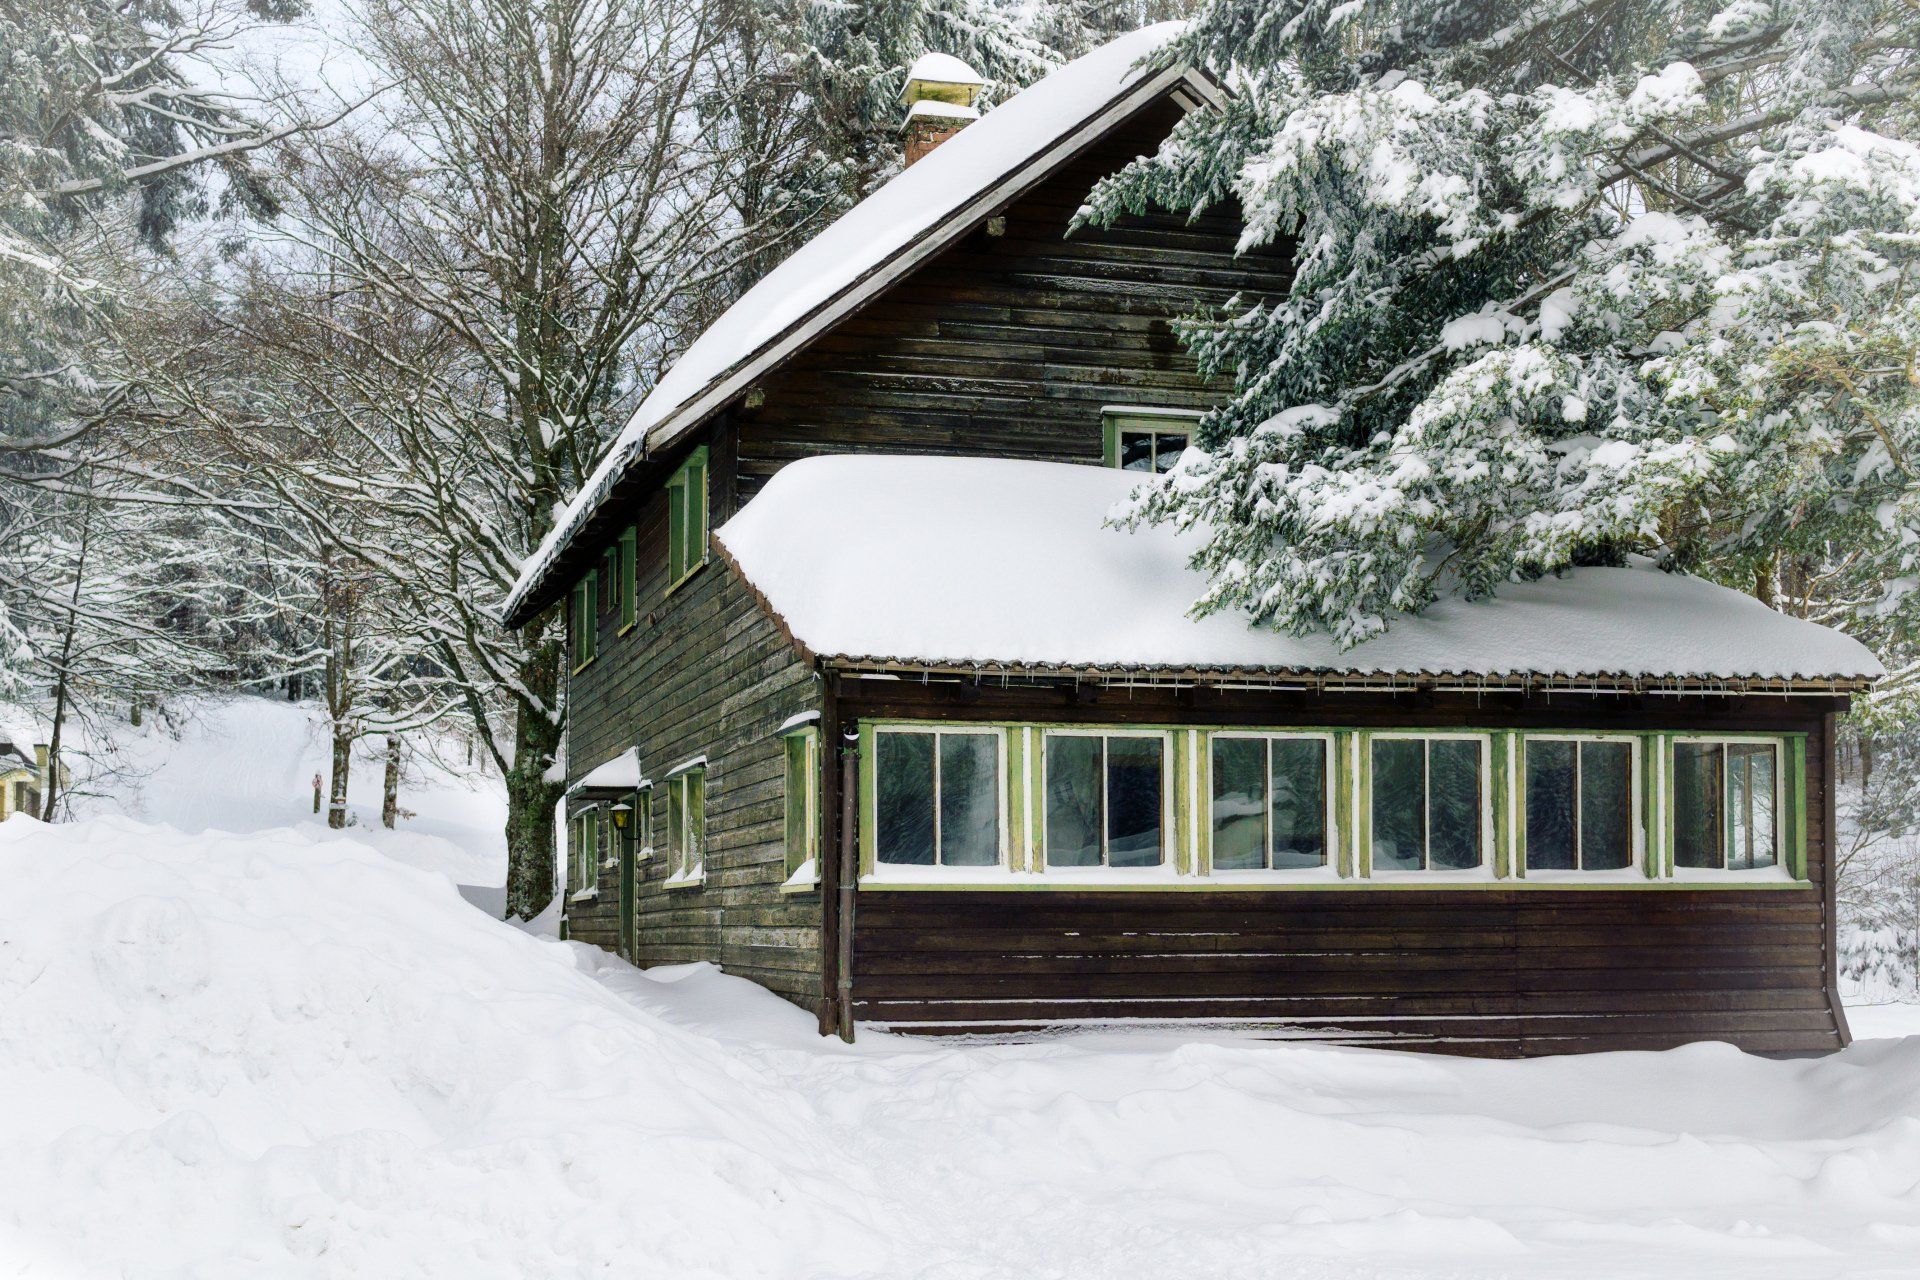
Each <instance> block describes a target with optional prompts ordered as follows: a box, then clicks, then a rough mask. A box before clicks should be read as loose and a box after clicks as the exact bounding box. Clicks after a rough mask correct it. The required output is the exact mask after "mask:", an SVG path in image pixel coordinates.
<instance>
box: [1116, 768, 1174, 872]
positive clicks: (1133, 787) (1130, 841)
mask: <svg viewBox="0 0 1920 1280" xmlns="http://www.w3.org/2000/svg"><path fill="white" fill-rule="evenodd" d="M1160 753H1161V741H1160V739H1159V738H1108V739H1107V865H1108V866H1113V867H1153V866H1158V865H1159V864H1160V832H1161V819H1160V804H1161V791H1162V787H1161V785H1160V782H1161V768H1160Z"/></svg>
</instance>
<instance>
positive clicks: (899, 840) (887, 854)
mask: <svg viewBox="0 0 1920 1280" xmlns="http://www.w3.org/2000/svg"><path fill="white" fill-rule="evenodd" d="M866 744H867V746H866V751H867V754H868V756H869V757H870V761H871V762H870V764H869V766H868V777H869V778H870V779H871V788H870V806H869V813H870V814H871V817H872V825H871V827H870V833H871V840H870V841H869V847H870V849H871V851H872V854H871V856H872V861H873V864H874V865H875V867H877V868H880V869H882V870H884V871H885V872H887V873H889V874H894V875H905V876H913V875H916V874H922V873H924V872H926V871H928V870H929V869H931V870H934V871H958V872H960V873H961V874H966V875H976V876H977V875H981V874H984V873H987V872H993V871H998V870H1001V869H1004V868H1005V867H1006V865H1007V848H1008V823H1007V745H1006V737H1005V734H1004V733H1003V732H1002V730H1001V729H1000V728H999V727H998V726H995V725H966V724H939V725H932V724H898V725H881V726H879V727H877V728H875V729H874V730H873V731H872V733H871V734H870V735H867V737H866ZM983 746H984V747H985V748H986V750H985V751H984V753H983V752H982V750H981V748H982V747H983ZM983 763H986V764H987V765H988V767H989V768H990V773H989V775H988V776H987V778H986V779H985V781H984V785H983V783H982V779H981V766H982V764H983ZM923 770H924V772H922V771H923ZM916 774H917V775H919V776H917V777H916V776H914V775H916ZM983 800H984V802H985V805H986V810H987V812H985V813H983V812H982V810H981V805H982V802H983ZM983 818H990V819H991V822H992V831H991V833H990V836H989V838H988V839H987V840H986V841H984V842H983V841H981V840H980V839H979V838H978V837H979V836H980V834H981V831H982V825H983V824H982V819H983ZM949 828H953V829H954V830H956V831H959V832H962V833H966V832H969V831H970V832H971V836H972V838H971V839H969V837H968V835H966V834H960V835H956V836H955V837H954V838H952V839H949V838H948V836H949ZM922 853H924V854H925V857H922V856H920V855H921V854H922ZM891 855H899V856H891Z"/></svg>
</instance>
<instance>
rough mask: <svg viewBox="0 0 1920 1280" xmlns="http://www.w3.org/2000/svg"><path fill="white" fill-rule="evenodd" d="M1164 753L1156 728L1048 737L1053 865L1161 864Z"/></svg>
mask: <svg viewBox="0 0 1920 1280" xmlns="http://www.w3.org/2000/svg"><path fill="white" fill-rule="evenodd" d="M1164 754H1165V744H1164V742H1163V741H1162V739H1161V738H1160V737H1159V735H1157V734H1156V735H1152V736H1138V735H1118V734H1116V735H1113V736H1110V737H1103V736H1100V735H1097V734H1049V735H1047V740H1046V774H1047V781H1046V848H1047V865H1048V866H1054V867H1097V866H1110V867H1153V866H1159V865H1160V863H1161V862H1162V861H1163V859H1164V857H1165V850H1164V848H1163V835H1164V830H1165V803H1166V801H1165V793H1166V785H1165V760H1164Z"/></svg>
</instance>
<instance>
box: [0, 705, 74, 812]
mask: <svg viewBox="0 0 1920 1280" xmlns="http://www.w3.org/2000/svg"><path fill="white" fill-rule="evenodd" d="M47 751H48V746H47V742H46V734H45V733H43V732H41V731H40V730H39V729H38V728H36V727H35V725H34V722H33V721H32V720H31V719H29V718H25V717H20V716H10V715H5V714H0V821H5V820H6V819H8V818H10V817H12V816H13V815H14V814H16V813H24V814H26V815H27V816H29V817H34V818H37V817H39V816H40V806H41V802H42V797H44V796H45V795H46V794H47V781H48V771H49V766H48V761H47ZM60 780H61V784H62V786H63V787H64V786H65V784H66V782H67V780H68V772H67V770H66V769H65V768H62V769H61V770H60Z"/></svg>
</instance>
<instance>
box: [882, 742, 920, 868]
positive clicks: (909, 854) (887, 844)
mask: <svg viewBox="0 0 1920 1280" xmlns="http://www.w3.org/2000/svg"><path fill="white" fill-rule="evenodd" d="M933 741H934V739H933V735H932V734H930V733H880V734H876V735H875V736H874V755H875V757H876V759H875V761H874V770H875V773H874V808H875V810H876V813H875V815H874V844H875V856H876V857H877V858H878V859H879V861H881V862H892V863H901V864H905V865H908V866H919V867H930V866H932V865H933Z"/></svg>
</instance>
